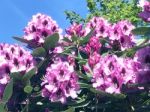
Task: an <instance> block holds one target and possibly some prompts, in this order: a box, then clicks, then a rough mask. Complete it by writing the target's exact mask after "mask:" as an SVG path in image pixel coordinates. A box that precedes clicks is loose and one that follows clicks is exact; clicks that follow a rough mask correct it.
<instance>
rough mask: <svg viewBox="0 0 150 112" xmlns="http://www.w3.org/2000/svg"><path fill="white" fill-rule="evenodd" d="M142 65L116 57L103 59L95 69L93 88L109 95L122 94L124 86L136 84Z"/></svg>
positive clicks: (111, 56) (108, 56)
mask: <svg viewBox="0 0 150 112" xmlns="http://www.w3.org/2000/svg"><path fill="white" fill-rule="evenodd" d="M139 68H140V64H139V63H137V62H136V61H133V60H132V59H129V58H118V57H117V56H115V55H107V56H105V57H101V58H100V61H99V63H97V64H96V65H95V67H94V69H93V79H92V82H93V87H94V88H96V89H97V90H103V91H105V92H108V93H120V92H121V89H122V85H123V84H131V83H135V82H136V74H137V72H138V69H139Z"/></svg>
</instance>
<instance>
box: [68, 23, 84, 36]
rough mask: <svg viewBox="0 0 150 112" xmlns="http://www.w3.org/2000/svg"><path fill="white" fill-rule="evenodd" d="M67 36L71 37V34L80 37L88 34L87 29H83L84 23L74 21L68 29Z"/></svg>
mask: <svg viewBox="0 0 150 112" xmlns="http://www.w3.org/2000/svg"><path fill="white" fill-rule="evenodd" d="M65 31H66V33H67V34H66V37H68V38H71V36H73V35H76V36H78V37H83V36H85V35H86V30H84V29H83V25H82V24H78V23H73V24H72V25H71V26H70V27H69V28H67V29H66V30H65Z"/></svg>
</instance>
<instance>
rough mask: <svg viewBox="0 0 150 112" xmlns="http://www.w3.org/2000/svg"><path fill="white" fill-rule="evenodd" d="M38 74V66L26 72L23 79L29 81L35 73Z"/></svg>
mask: <svg viewBox="0 0 150 112" xmlns="http://www.w3.org/2000/svg"><path fill="white" fill-rule="evenodd" d="M35 74H36V68H33V69H31V70H30V71H29V72H27V73H26V74H24V76H23V78H22V80H23V81H25V82H26V81H29V80H30V79H31V78H32V76H33V75H35Z"/></svg>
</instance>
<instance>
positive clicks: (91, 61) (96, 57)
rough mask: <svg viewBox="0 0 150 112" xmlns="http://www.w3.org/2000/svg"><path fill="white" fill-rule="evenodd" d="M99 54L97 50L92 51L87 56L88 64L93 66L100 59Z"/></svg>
mask: <svg viewBox="0 0 150 112" xmlns="http://www.w3.org/2000/svg"><path fill="white" fill-rule="evenodd" d="M100 57H101V56H100V54H98V53H97V52H94V53H93V54H92V55H90V56H89V59H88V64H89V65H90V67H92V68H93V67H94V65H96V64H97V63H98V62H99V61H100Z"/></svg>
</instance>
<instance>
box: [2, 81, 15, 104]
mask: <svg viewBox="0 0 150 112" xmlns="http://www.w3.org/2000/svg"><path fill="white" fill-rule="evenodd" d="M12 93H13V79H11V80H10V82H9V83H8V84H7V85H6V87H5V90H4V93H3V98H2V101H3V102H5V103H7V102H8V100H9V99H10V98H11V96H12Z"/></svg>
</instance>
